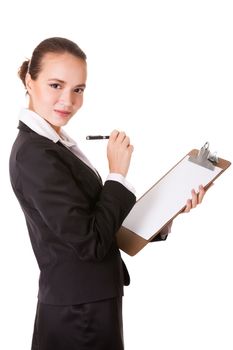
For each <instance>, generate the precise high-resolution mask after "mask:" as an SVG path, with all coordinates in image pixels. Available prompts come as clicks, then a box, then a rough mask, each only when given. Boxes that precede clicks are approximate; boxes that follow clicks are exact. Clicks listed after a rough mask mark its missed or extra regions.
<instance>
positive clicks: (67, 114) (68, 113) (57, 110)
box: [54, 109, 71, 118]
mask: <svg viewBox="0 0 233 350" xmlns="http://www.w3.org/2000/svg"><path fill="white" fill-rule="evenodd" d="M54 112H55V113H57V114H58V115H59V116H60V117H64V118H67V117H69V116H70V115H71V112H69V111H64V110H61V109H54Z"/></svg>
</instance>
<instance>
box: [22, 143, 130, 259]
mask: <svg viewBox="0 0 233 350" xmlns="http://www.w3.org/2000/svg"><path fill="white" fill-rule="evenodd" d="M55 147H57V145H53V146H51V147H50V148H48V147H47V148H46V147H44V146H43V145H42V144H41V142H37V143H35V142H34V143H32V144H28V143H27V144H25V146H24V147H23V149H21V152H20V154H18V165H17V166H18V170H19V183H20V187H21V189H20V192H21V193H23V194H24V199H23V200H24V202H26V206H28V207H30V208H31V211H32V216H33V218H35V222H36V224H37V223H39V224H38V225H39V227H40V228H41V229H42V231H44V232H45V233H44V232H43V234H44V235H45V236H46V237H44V239H48V240H50V239H51V240H53V238H54V239H58V240H59V241H62V242H63V243H65V244H67V245H69V246H72V247H73V249H74V250H75V251H76V253H77V254H78V256H79V258H80V259H83V260H90V259H91V260H93V259H96V260H101V259H103V258H104V257H105V256H106V254H107V253H108V251H109V249H110V247H111V245H112V243H113V241H115V233H116V232H117V231H118V229H119V228H120V226H121V224H122V222H123V220H124V219H125V217H126V216H127V214H128V212H129V211H130V209H131V208H132V206H133V205H134V203H135V196H134V195H133V194H132V193H131V192H130V191H129V190H127V189H126V188H125V187H124V186H123V185H122V184H120V183H118V182H115V181H106V183H105V185H104V186H103V188H102V189H99V188H98V190H97V191H96V193H93V194H92V197H90V194H87V191H86V189H85V188H83V186H82V180H83V179H82V177H83V176H85V174H82V173H80V181H79V179H75V178H74V177H73V174H72V172H71V171H70V169H69V167H68V166H67V164H66V163H65V162H64V160H63V159H61V157H60V154H59V152H58V151H57V149H56V148H55ZM86 185H88V184H87V183H86Z"/></svg>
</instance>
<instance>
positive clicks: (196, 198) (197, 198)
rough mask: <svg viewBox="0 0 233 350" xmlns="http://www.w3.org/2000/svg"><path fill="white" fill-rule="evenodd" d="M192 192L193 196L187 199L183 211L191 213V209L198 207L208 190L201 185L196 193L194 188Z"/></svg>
mask: <svg viewBox="0 0 233 350" xmlns="http://www.w3.org/2000/svg"><path fill="white" fill-rule="evenodd" d="M191 193H192V198H191V199H188V200H187V203H186V208H185V209H184V210H183V213H189V212H190V210H191V209H193V208H196V206H197V205H198V204H200V203H201V202H202V200H203V198H204V196H205V194H206V190H205V189H204V187H203V186H202V185H200V186H199V192H198V193H196V191H195V190H194V189H193V190H192V191H191Z"/></svg>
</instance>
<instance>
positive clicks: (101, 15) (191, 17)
mask: <svg viewBox="0 0 233 350" xmlns="http://www.w3.org/2000/svg"><path fill="white" fill-rule="evenodd" d="M3 4H4V5H3ZM0 6H1V8H0V16H1V18H0V23H1V24H0V25H1V28H0V29H1V31H0V33H1V55H0V60H1V65H0V69H1V84H0V96H1V102H0V104H1V118H2V119H1V120H2V127H1V138H0V142H1V145H0V150H1V244H0V259H1V261H0V269H1V272H0V273H1V274H0V276H1V282H0V283H1V288H0V293H1V296H0V318H1V336H0V348H1V349H3V350H8V349H9V350H13V349H18V350H26V349H30V344H31V335H32V330H33V323H34V315H35V308H36V301H37V299H36V297H37V283H38V268H37V264H36V261H35V258H34V256H33V253H32V249H31V246H30V241H29V237H28V234H27V230H26V225H25V221H24V217H23V214H22V212H21V209H20V207H19V204H18V202H17V200H16V198H15V197H14V194H13V192H12V190H11V187H10V183H9V176H8V159H9V153H10V149H11V146H12V143H13V141H14V139H15V137H16V134H17V129H16V127H17V120H18V111H19V109H20V108H21V107H22V106H25V105H26V100H25V97H24V88H23V86H22V84H21V82H20V80H19V79H18V78H17V69H18V67H19V66H20V65H21V63H22V61H23V60H24V59H25V57H29V58H30V55H31V52H32V50H33V49H34V47H35V46H36V45H37V44H38V43H39V42H40V41H41V40H43V39H45V38H47V37H50V36H64V37H67V38H69V39H72V40H74V41H76V42H77V43H78V44H79V45H80V46H81V48H82V49H83V50H84V51H85V52H86V54H87V57H88V71H89V76H88V85H87V90H86V93H85V103H84V106H83V108H82V110H81V111H80V112H79V113H78V115H77V116H76V117H75V118H74V119H73V120H72V121H71V122H70V124H69V125H68V126H67V127H66V130H67V132H68V133H70V134H71V136H73V138H75V139H76V140H77V141H78V143H79V146H80V147H81V148H82V149H83V151H84V152H86V154H87V155H88V157H89V158H90V160H91V161H92V162H93V164H94V165H95V166H96V167H97V169H98V170H99V172H100V174H101V175H102V177H103V178H105V176H106V175H107V173H108V169H107V161H106V157H105V148H106V141H100V142H95V143H94V142H90V141H89V142H88V141H86V140H85V136H86V135H87V134H92V133H93V134H99V133H103V134H105V133H109V132H110V131H111V130H112V129H114V128H118V129H119V130H125V131H126V132H127V133H128V134H129V135H130V136H131V140H132V143H133V144H134V146H135V151H134V154H133V160H132V163H131V168H130V171H129V175H128V180H129V181H130V182H131V183H132V184H133V185H134V186H135V188H136V190H137V196H138V197H139V196H140V195H141V194H142V193H143V192H144V191H145V190H146V189H147V188H148V187H150V186H151V185H152V184H153V183H154V182H155V181H156V180H158V179H159V178H160V177H161V176H162V175H163V173H164V172H165V171H167V170H168V169H169V168H170V167H171V166H172V165H173V164H174V163H175V162H177V161H178V160H179V159H180V158H181V157H183V156H184V154H185V153H187V152H189V151H190V150H191V149H192V148H199V147H201V146H202V145H203V144H204V143H205V142H206V141H209V142H210V146H211V149H212V151H218V154H219V156H221V157H223V158H225V159H229V160H232V159H233V154H232V149H233V142H232V128H231V127H230V121H231V119H232V112H233V107H232V92H233V91H232V90H233V89H232V86H233V48H232V42H233V41H232V39H233V21H232V18H233V11H232V7H231V6H232V1H226V0H221V1H216V0H195V1H189V0H183V1H182V0H177V1H172V0H161V1H149V0H143V1H142V0H141V1H135V0H134V1H127V0H124V1H120V0H117V1H110V0H93V1H88V0H86V1H79V0H75V1H72V0H66V1H63V2H62V1H58V0H56V1H53V0H50V1H40V2H38V1H32V0H30V1H29V0H28V1H27V0H21V1H10V0H9V1H7V2H3V3H2V5H0ZM232 192H233V191H232V169H231V168H230V169H229V170H227V171H226V172H225V173H224V174H223V175H222V176H221V177H220V178H219V179H218V180H216V182H215V185H214V186H213V188H211V189H210V190H209V193H208V194H207V195H206V198H205V200H204V202H203V204H202V205H201V206H199V207H198V208H197V209H195V210H193V211H192V212H191V213H190V214H182V215H180V216H179V217H178V218H177V219H176V220H175V222H174V224H173V228H172V233H171V235H170V237H169V239H168V240H167V241H166V242H160V243H154V244H151V245H149V246H147V247H146V248H145V249H144V250H143V251H141V252H140V253H139V254H138V255H136V256H135V257H133V258H132V257H129V256H127V255H125V254H122V255H123V258H124V260H125V262H126V264H127V265H128V268H129V270H130V273H131V280H132V281H131V285H130V287H128V288H126V289H125V297H124V328H125V346H126V350H132V349H133V350H141V349H146V350H152V349H159V350H171V349H179V350H187V349H188V350H197V349H198V350H206V349H219V350H220V349H221V350H232V349H233V333H232V326H233V301H232V295H233V284H232V267H233V254H232V243H233V239H232V218H231V215H232V194H233V193H232ZM67 350H68V349H67ZM109 350H110V349H109Z"/></svg>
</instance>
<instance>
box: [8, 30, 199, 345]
mask: <svg viewBox="0 0 233 350" xmlns="http://www.w3.org/2000/svg"><path fill="white" fill-rule="evenodd" d="M19 75H20V78H21V79H22V81H23V84H24V85H25V88H26V90H27V94H28V95H29V106H28V108H26V109H23V110H22V112H21V113H20V121H19V126H18V128H19V133H18V135H17V137H16V140H15V142H14V144H13V147H12V151H11V155H10V179H11V184H12V187H13V190H14V192H15V195H16V197H17V199H18V200H19V202H20V205H21V207H22V210H23V212H24V215H25V218H26V222H27V228H28V232H29V235H30V240H31V244H32V247H33V251H34V253H35V256H36V259H37V262H38V265H39V268H40V279H39V293H38V304H37V311H36V318H35V326H34V333H33V339H32V350H77V349H79V350H89V349H90V350H93V349H95V350H105V349H106V350H122V349H123V348H124V342H123V326H122V295H123V286H124V285H129V283H130V277H129V274H128V271H127V268H126V266H125V264H124V262H123V260H122V259H121V254H120V251H119V249H118V246H117V240H116V233H117V232H118V231H119V229H120V227H121V225H122V223H123V221H124V219H125V218H126V216H127V215H128V213H129V212H130V210H131V209H132V208H133V206H134V204H135V202H136V197H135V195H134V189H133V187H132V186H131V185H130V184H129V183H128V181H127V180H126V175H127V173H128V169H129V166H130V161H131V156H132V152H133V146H132V145H131V143H130V139H129V137H128V136H127V135H126V134H125V133H124V132H119V131H117V130H114V131H112V133H111V134H110V137H109V141H108V144H107V149H106V154H107V158H108V163H109V175H108V177H107V179H106V181H105V183H104V184H103V183H102V180H101V179H100V176H99V174H98V172H97V171H96V170H95V168H94V167H93V165H92V164H91V163H90V161H89V160H88V159H87V158H86V156H85V155H84V154H83V153H82V152H81V150H80V149H79V147H78V146H77V144H76V142H75V141H74V140H72V139H71V138H70V136H69V135H67V134H66V133H65V131H64V130H63V128H62V127H63V126H64V125H66V124H67V123H68V121H69V120H70V119H71V118H72V117H73V116H74V115H75V113H76V112H77V111H78V110H79V109H80V108H81V106H82V104H83V92H84V89H85V86H86V78H87V66H86V56H85V54H84V53H83V51H82V50H81V49H80V48H79V47H78V46H77V45H76V44H75V43H73V42H71V41H70V40H67V39H64V38H57V37H55V38H50V39H46V40H45V41H43V42H42V43H40V44H39V45H38V46H37V48H36V49H35V50H34V52H33V55H32V58H31V60H30V64H29V61H25V62H24V63H23V65H22V66H21V68H20V71H19ZM204 193H205V192H204V189H203V188H202V189H200V191H199V193H198V194H197V193H195V191H194V192H193V193H192V200H190V201H189V202H187V207H186V211H189V210H190V209H191V208H194V207H196V206H197V204H199V203H200V202H201V201H202V198H203V196H204ZM169 230H170V228H169V227H165V228H163V229H162V231H161V232H160V235H158V236H157V237H156V240H165V239H166V237H167V234H168V232H169Z"/></svg>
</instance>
